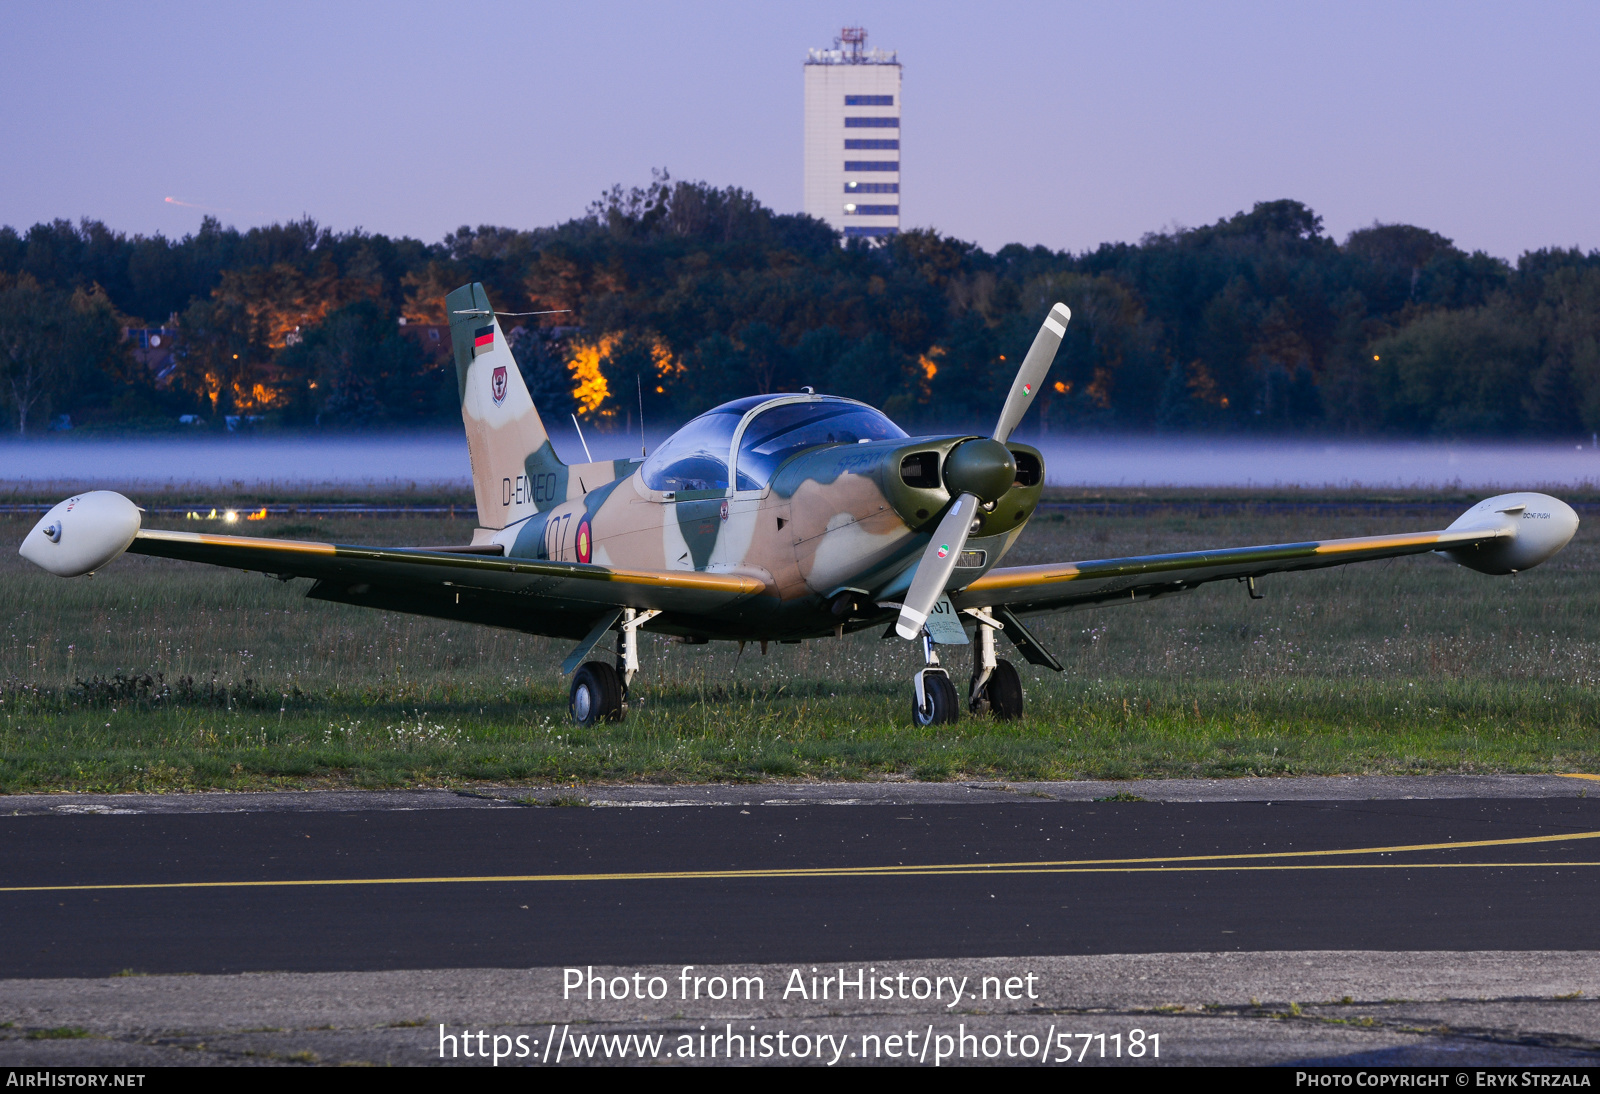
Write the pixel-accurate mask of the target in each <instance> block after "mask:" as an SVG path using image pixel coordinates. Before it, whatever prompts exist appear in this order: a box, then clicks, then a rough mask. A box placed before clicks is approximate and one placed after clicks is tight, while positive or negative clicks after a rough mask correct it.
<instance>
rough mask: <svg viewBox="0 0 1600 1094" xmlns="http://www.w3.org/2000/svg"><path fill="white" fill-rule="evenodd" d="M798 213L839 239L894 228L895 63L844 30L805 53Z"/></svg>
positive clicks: (862, 35) (858, 32)
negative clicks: (837, 234)
mask: <svg viewBox="0 0 1600 1094" xmlns="http://www.w3.org/2000/svg"><path fill="white" fill-rule="evenodd" d="M805 73H806V148H805V172H806V179H805V211H806V212H807V213H809V214H811V215H812V216H814V217H818V218H819V219H822V220H825V221H827V222H828V223H829V224H831V225H833V227H835V228H837V229H838V230H840V231H841V232H843V233H844V234H845V236H846V237H847V238H855V237H867V238H871V237H875V236H892V235H894V234H895V233H896V232H898V231H899V230H900V62H899V60H898V59H897V58H896V54H895V53H894V51H892V50H883V49H868V48H867V32H866V29H865V28H863V27H845V28H844V29H843V30H841V31H840V32H839V37H837V38H835V39H834V40H833V48H832V49H812V50H807V51H806V63H805Z"/></svg>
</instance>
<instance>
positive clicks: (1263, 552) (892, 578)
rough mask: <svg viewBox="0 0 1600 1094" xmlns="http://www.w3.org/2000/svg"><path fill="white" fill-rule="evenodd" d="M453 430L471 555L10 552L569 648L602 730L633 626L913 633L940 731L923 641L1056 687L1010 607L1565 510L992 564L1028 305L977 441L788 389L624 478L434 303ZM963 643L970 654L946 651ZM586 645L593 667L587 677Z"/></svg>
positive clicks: (114, 515) (745, 637)
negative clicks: (924, 432) (221, 573)
mask: <svg viewBox="0 0 1600 1094" xmlns="http://www.w3.org/2000/svg"><path fill="white" fill-rule="evenodd" d="M447 307H448V310H449V312H450V318H451V335H452V338H453V340H454V349H455V360H456V376H457V381H458V384H459V388H460V394H461V413H462V418H463V419H464V421H465V422H466V431H467V448H468V452H469V453H470V456H471V460H472V481H473V489H474V491H475V492H476V494H477V503H478V524H479V526H480V527H478V529H477V530H476V532H475V533H474V534H473V537H472V542H471V543H470V544H467V545H463V546H459V547H427V548H412V549H379V548H372V547H350V546H340V545H335V544H331V543H307V542H300V541H295V540H284V539H259V538H248V537H242V536H224V535H208V534H205V533H199V534H197V533H194V532H175V531H174V532H169V531H159V530H156V529H147V528H142V527H141V526H140V523H141V522H140V510H139V509H138V508H137V507H136V506H135V505H134V504H133V503H132V502H131V501H129V500H128V499H127V498H125V497H123V496H122V495H120V494H115V493H112V492H109V491H94V492H91V493H86V494H82V495H79V496H78V497H74V498H70V499H68V500H67V501H64V502H62V503H61V504H60V505H57V506H56V507H55V508H53V509H52V510H50V512H49V513H47V514H46V515H45V517H44V519H43V520H41V521H40V522H39V523H38V525H37V526H36V527H35V528H34V529H33V531H31V532H30V533H29V534H28V537H27V538H26V539H25V540H24V541H23V544H22V548H21V553H22V555H23V557H25V558H27V559H29V560H30V561H32V562H35V563H37V564H38V565H40V566H42V567H44V568H45V569H46V570H49V571H51V572H52V573H56V574H60V575H62V576H74V575H79V574H85V573H92V572H93V571H95V570H98V569H99V568H101V567H102V566H104V565H106V564H107V563H109V562H110V561H111V560H112V559H114V558H116V557H117V556H118V555H120V554H122V553H123V552H124V551H132V552H134V553H136V554H144V555H157V556H160V557H163V558H176V559H185V560H188V561H191V562H204V563H211V564H213V565H218V566H229V567H236V568H239V569H243V570H254V571H261V572H265V573H268V574H272V575H276V576H278V577H280V578H282V579H285V580H288V579H290V578H309V579H311V581H312V585H311V587H310V589H309V590H308V591H307V593H306V595H307V596H308V597H310V598H312V599H314V600H331V601H337V602H339V603H344V604H357V605H362V606H365V607H371V608H380V609H384V610H387V611H397V612H411V613H415V614H418V615H425V616H433V617H436V618H441V619H455V620H461V621H465V622H471V623H484V624H488V625H490V626H496V627H508V628H511V629H513V630H519V631H524V632H526V633H529V634H539V635H549V636H552V637H556V638H566V639H572V640H575V641H576V642H577V645H576V646H575V647H574V648H573V650H572V653H571V655H570V656H569V657H568V658H567V659H566V662H565V663H564V664H563V665H562V670H563V672H568V673H573V679H572V688H571V693H570V710H571V713H572V717H573V719H574V720H575V721H577V722H579V723H581V724H584V725H591V724H594V723H596V722H598V721H601V720H611V721H615V720H618V719H621V718H622V717H623V716H624V714H625V713H626V711H627V694H628V685H629V683H630V682H631V681H632V680H633V677H634V674H635V673H636V672H637V671H638V668H639V654H638V632H639V630H640V629H641V628H643V629H645V630H649V631H653V632H658V633H661V634H668V635H674V636H677V637H678V638H679V639H681V640H682V641H685V642H689V643H703V642H708V641H712V640H718V641H727V640H733V641H740V642H747V641H748V642H759V643H761V644H762V647H763V649H765V645H766V643H768V642H800V641H804V640H806V639H826V638H830V637H836V636H842V635H844V634H847V633H850V632H853V631H859V630H865V629H869V628H875V629H883V630H884V637H885V638H888V637H890V636H891V635H899V636H900V637H901V638H904V639H908V640H913V641H918V642H919V644H920V648H921V654H922V658H923V662H924V667H923V668H921V669H920V670H919V671H917V672H916V673H915V675H914V677H913V689H912V690H913V700H912V705H911V713H912V717H913V719H914V720H915V721H916V722H917V723H918V724H921V725H929V724H935V723H946V722H953V721H956V720H957V719H958V718H959V717H960V714H961V703H960V701H959V699H958V697H957V693H956V688H955V686H954V684H953V683H952V682H951V679H950V674H949V670H948V669H947V668H946V667H945V666H944V665H943V664H942V663H941V661H940V658H939V653H938V650H939V648H940V647H948V646H959V645H968V644H970V645H972V646H973V648H974V652H973V671H972V677H971V681H970V684H969V686H968V688H967V706H968V708H969V709H970V710H972V711H973V712H974V713H988V714H991V715H993V716H994V717H997V718H1002V719H1010V718H1017V717H1019V716H1021V714H1022V712H1023V692H1022V682H1021V678H1020V677H1019V675H1018V673H1017V670H1016V668H1015V667H1014V666H1013V665H1012V664H1011V663H1010V662H1009V661H1006V660H1003V659H1001V658H999V657H997V656H996V652H995V645H996V641H995V638H996V634H997V632H1003V633H1004V635H1005V636H1006V638H1007V639H1009V640H1010V642H1011V643H1012V644H1013V645H1014V646H1015V647H1016V648H1017V650H1018V651H1019V652H1020V653H1021V655H1022V657H1023V658H1024V659H1026V660H1027V661H1028V662H1030V663H1031V664H1034V665H1040V666H1044V667H1045V668H1048V669H1051V670H1054V671H1058V672H1059V671H1061V665H1060V663H1059V662H1057V661H1056V659H1055V658H1054V657H1053V656H1051V654H1050V653H1049V651H1048V650H1046V649H1045V648H1044V647H1043V646H1042V645H1041V644H1040V643H1039V642H1038V640H1037V639H1035V638H1034V636H1033V635H1032V634H1031V633H1029V631H1028V629H1027V628H1026V626H1024V624H1023V619H1024V618H1025V617H1027V616H1030V615H1037V614H1040V613H1046V612H1055V611H1061V610H1064V609H1070V608H1086V607H1092V606H1097V605H1105V604H1115V603H1124V604H1127V603H1133V602H1137V601H1145V600H1153V599H1156V598H1157V597H1163V596H1169V595H1172V594H1174V593H1181V592H1187V591H1188V590H1190V589H1194V588H1196V587H1198V586H1200V585H1202V584H1205V583H1206V582H1211V581H1223V580H1238V581H1242V582H1245V583H1247V584H1248V586H1249V591H1250V594H1251V595H1252V596H1254V595H1256V594H1255V579H1256V578H1258V577H1260V576H1261V575H1263V574H1270V573H1277V572H1281V571H1288V570H1310V569H1318V568H1321V567H1325V566H1339V565H1343V564H1345V563H1349V562H1366V561H1370V560H1372V559H1380V558H1393V557H1395V556H1398V555H1410V554H1420V553H1423V552H1426V551H1438V552H1440V553H1441V554H1443V555H1445V556H1446V557H1447V558H1450V559H1452V560H1454V561H1456V562H1458V563H1460V564H1461V565H1463V566H1468V567H1471V568H1472V569H1474V570H1480V571H1482V572H1484V573H1488V574H1511V573H1516V572H1518V571H1519V570H1526V569H1528V568H1529V567H1531V566H1536V565H1538V564H1539V563H1540V562H1542V561H1544V560H1545V559H1547V558H1549V557H1550V556H1551V555H1553V554H1555V553H1556V552H1557V551H1559V550H1561V548H1562V547H1564V546H1566V544H1567V541H1568V540H1570V539H1571V538H1572V535H1573V533H1574V532H1575V531H1576V529H1577V526H1578V518H1577V515H1576V514H1575V513H1574V512H1573V511H1572V509H1571V508H1570V507H1569V506H1568V505H1566V504H1565V503H1564V502H1561V501H1558V500H1557V499H1555V498H1551V497H1547V496H1545V495H1543V494H1531V493H1516V494H1503V495H1501V496H1499V497H1494V498H1490V499H1488V500H1486V501H1482V502H1479V503H1478V504H1477V505H1474V506H1473V507H1472V508H1471V509H1469V510H1468V511H1467V512H1466V513H1465V514H1464V515H1463V516H1462V517H1461V518H1460V519H1459V520H1457V521H1456V522H1455V523H1454V524H1452V525H1450V527H1449V528H1446V529H1444V530H1443V531H1433V532H1414V533H1406V534H1400V535H1384V536H1365V537H1361V538H1358V539H1341V540H1330V541H1326V542H1320V543H1283V544H1274V545H1270V546H1261V547H1236V548H1224V549H1219V550H1209V551H1188V552H1184V553H1181V554H1165V555H1145V556H1141V557H1137V558H1114V559H1101V560H1097V561H1092V562H1064V563H1060V564H1052V565H1043V566H1017V567H1002V566H999V565H998V563H999V562H1000V561H1001V560H1002V559H1003V558H1004V557H1005V554H1006V552H1007V551H1008V550H1009V549H1010V548H1011V546H1012V545H1013V544H1014V543H1016V541H1017V537H1018V536H1020V535H1021V534H1022V531H1023V529H1024V528H1025V527H1027V524H1028V519H1029V517H1031V516H1032V515H1033V512H1034V510H1035V508H1036V507H1037V506H1038V504H1039V496H1040V493H1041V491H1042V490H1043V488H1044V482H1045V469H1044V460H1043V458H1042V457H1041V455H1040V453H1039V450H1038V449H1036V448H1032V447H1030V446H1028V445H1025V444H1018V443H1016V442H1015V441H1013V440H1011V434H1012V432H1013V431H1014V430H1015V429H1016V426H1017V423H1018V422H1019V421H1020V420H1021V419H1022V416H1023V414H1024V413H1025V412H1026V411H1027V409H1028V406H1029V405H1030V404H1031V403H1032V401H1033V398H1034V395H1035V394H1036V393H1037V392H1038V390H1039V385H1040V384H1041V383H1042V382H1043V381H1044V377H1045V373H1046V372H1047V371H1048V370H1049V368H1050V364H1051V361H1052V360H1053V359H1054V357H1055V354H1056V350H1057V348H1058V347H1059V346H1060V344H1061V338H1062V336H1063V334H1065V332H1066V325H1067V322H1068V320H1069V319H1070V318H1071V312H1070V311H1069V310H1068V309H1067V307H1066V306H1065V305H1063V304H1056V305H1055V306H1054V307H1053V308H1051V309H1050V313H1049V315H1048V316H1047V317H1046V318H1045V320H1044V326H1043V327H1042V328H1041V329H1040V331H1039V334H1038V336H1037V337H1036V338H1035V339H1034V341H1033V346H1032V348H1031V349H1029V351H1028V355H1027V357H1026V359H1025V360H1024V361H1023V363H1022V367H1021V369H1020V370H1019V372H1018V373H1017V376H1016V378H1015V381H1014V382H1013V384H1012V387H1011V392H1010V394H1009V396H1008V397H1007V399H1006V402H1005V407H1004V409H1002V410H1001V412H1000V420H999V422H998V423H997V424H996V426H995V429H994V433H993V435H992V436H989V437H981V436H970V435H961V436H939V437H909V436H907V435H906V434H905V433H904V432H903V431H902V430H901V429H899V428H898V427H897V426H896V425H895V424H894V423H893V422H891V421H890V420H889V419H888V418H887V417H885V416H884V415H883V414H881V413H880V412H878V411H877V410H875V409H873V408H872V407H870V406H867V405H865V404H863V403H858V402H855V401H853V400H850V399H842V398H837V397H835V396H830V395H818V394H814V393H813V392H812V391H811V390H810V389H805V390H803V391H801V392H798V393H795V394H787V395H753V396H749V397H747V398H743V399H736V400H734V401H733V402H730V403H724V404H723V405H722V406H719V407H716V408H715V409H713V410H710V411H707V412H706V413H704V414H702V415H700V416H699V417H698V418H695V419H694V420H693V421H691V422H689V424H687V425H686V426H684V427H683V428H682V429H680V430H678V431H677V432H676V433H674V434H673V435H672V436H671V437H669V438H668V439H667V440H666V441H665V442H664V443H663V444H662V445H661V446H660V447H659V448H657V449H656V451H655V452H654V454H652V455H650V456H649V457H648V458H641V459H638V460H601V461H596V462H589V463H579V464H565V463H563V462H561V460H560V458H558V457H557V455H556V453H555V449H554V448H553V447H552V446H551V443H550V438H549V436H548V435H547V434H546V432H545V428H544V425H543V423H542V422H541V421H540V419H539V414H538V411H537V410H536V409H535V408H534V405H533V402H532V400H531V399H530V398H529V396H528V391H527V388H526V387H525V386H524V384H523V381H522V376H521V374H520V373H519V372H518V370H517V364H516V361H515V360H514V359H513V357H512V354H511V350H510V348H509V347H508V346H507V345H506V341H505V338H504V336H503V335H502V333H501V330H500V325H499V322H498V321H497V319H496V318H495V313H494V311H493V310H492V309H491V307H490V303H489V299H488V296H487V294H486V293H485V292H484V288H483V286H482V285H477V284H474V285H468V286H464V287H462V288H460V289H457V290H456V291H455V292H453V293H451V294H450V295H449V297H448V298H447ZM969 633H970V637H969ZM608 638H611V639H614V640H615V658H614V660H600V659H591V655H592V654H593V653H594V651H595V650H596V648H597V647H599V646H600V645H601V643H602V642H605V641H607V640H608Z"/></svg>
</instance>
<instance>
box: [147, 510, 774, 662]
mask: <svg viewBox="0 0 1600 1094" xmlns="http://www.w3.org/2000/svg"><path fill="white" fill-rule="evenodd" d="M127 549H128V552H129V553H130V554H140V555H153V556H156V557H159V558H172V559H181V560H183V561H186V562H201V563H207V564H209V565H213V566H226V567H229V568H232V569H239V570H250V571H256V572H259V573H265V574H271V575H274V576H277V577H280V578H283V579H284V580H288V579H290V578H296V577H308V578H313V579H315V581H316V584H315V585H313V586H312V588H311V590H310V591H309V592H308V593H307V594H306V595H307V596H309V597H311V598H312V599H315V600H330V601H337V602H339V603H345V604H357V605H360V606H362V607H370V608H380V609H385V610H388V611H398V612H409V613H412V614H415V615H427V616H433V617H436V618H441V619H456V620H461V621H463V622H473V623H486V624H489V625H491V626H498V627H508V628H511V629H514V630H519V631H524V632H526V633H528V634H542V635H550V636H552V637H562V638H581V637H583V636H584V635H585V634H587V633H588V632H589V630H590V628H591V627H592V626H593V625H594V622H595V620H596V619H598V618H600V617H601V616H602V615H604V614H606V613H608V612H610V611H614V610H615V609H617V608H640V609H646V610H648V609H657V610H660V611H663V612H669V613H670V612H681V613H685V614H692V615H698V614H701V613H704V612H707V611H714V610H716V609H718V608H722V607H726V606H728V605H731V604H734V603H736V602H738V601H741V600H744V599H746V598H748V597H752V596H755V595H757V594H759V593H761V592H763V591H765V588H766V586H765V584H764V583H763V582H762V581H760V580H759V579H757V578H755V577H751V576H746V575H742V574H728V573H702V572H696V571H662V572H655V571H642V570H621V569H613V568H611V567H607V566H593V565H584V564H581V563H574V562H551V561H546V560H543V559H526V558H499V557H492V556H486V555H481V554H465V553H459V552H454V551H429V550H425V549H413V548H378V547H352V546H344V545H340V544H333V543H311V542H302V541H300V540H286V539H257V538H251V537H248V536H221V535H209V534H206V533H196V532H166V531H158V530H153V529H141V530H139V531H138V532H137V533H135V535H134V537H133V542H132V543H130V544H129V545H128V548H127Z"/></svg>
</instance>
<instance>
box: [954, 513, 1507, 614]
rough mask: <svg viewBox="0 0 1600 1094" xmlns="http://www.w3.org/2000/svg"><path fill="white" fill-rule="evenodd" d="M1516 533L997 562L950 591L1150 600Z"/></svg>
mask: <svg viewBox="0 0 1600 1094" xmlns="http://www.w3.org/2000/svg"><path fill="white" fill-rule="evenodd" d="M1508 535H1510V533H1509V532H1506V531H1503V530H1498V529H1497V530H1492V531H1473V532H1448V531H1443V532H1420V533H1408V534H1403V535H1394V536H1360V537H1357V538H1354V539H1333V540H1322V541H1311V542H1306V543H1273V544H1266V545H1264V546H1260V547H1232V548H1223V549H1216V550H1207V551H1182V552H1178V553H1175V554H1166V555H1139V556H1136V557H1133V558H1108V559H1097V560H1095V561H1092V562H1069V563H1062V564H1047V565H1043V566H1012V567H1002V568H997V569H994V570H990V571H989V572H988V573H987V574H985V575H984V576H983V577H981V578H979V579H978V580H976V581H974V582H973V583H972V584H971V585H968V586H967V587H966V588H965V589H963V590H962V591H961V592H959V593H957V594H953V595H952V596H951V600H952V602H953V603H954V604H955V605H956V607H958V608H966V607H980V606H984V605H1003V606H1005V607H1008V608H1010V609H1011V610H1012V611H1013V612H1016V613H1018V614H1027V613H1031V612H1047V611H1055V610H1059V609H1062V608H1079V607H1092V606H1094V605H1096V604H1106V603H1112V602H1117V601H1133V600H1149V599H1153V598H1154V597H1158V596H1165V595H1168V594H1171V593H1181V592H1187V591H1188V590H1190V589H1193V588H1195V587H1197V586H1199V585H1203V584H1205V583H1206V582H1208V581H1222V580H1224V579H1226V578H1235V579H1243V578H1248V577H1261V576H1263V575H1265V574H1274V573H1283V572H1286V571H1291V570H1316V569H1321V568H1323V567H1325V566H1343V565H1345V564H1346V563H1350V562H1370V561H1372V560H1374V559H1380V558H1396V557H1398V556H1400V555H1416V554H1424V553H1426V552H1428V551H1440V550H1447V549H1460V548H1470V547H1477V546H1480V545H1482V544H1484V543H1486V542H1489V541H1492V540H1497V539H1503V538H1505V537H1507V536H1508Z"/></svg>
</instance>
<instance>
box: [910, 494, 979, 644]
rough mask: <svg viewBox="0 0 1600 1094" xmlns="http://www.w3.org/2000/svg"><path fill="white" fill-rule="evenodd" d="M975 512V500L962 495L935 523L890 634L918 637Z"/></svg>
mask: <svg viewBox="0 0 1600 1094" xmlns="http://www.w3.org/2000/svg"><path fill="white" fill-rule="evenodd" d="M977 512H978V499H977V498H976V497H974V496H973V495H971V494H962V495H961V496H960V497H959V498H957V499H956V503H955V504H954V505H952V506H951V507H950V511H949V512H948V513H946V514H945V515H944V519H943V520H941V521H940V522H939V527H938V529H937V530H936V531H935V532H934V533H933V542H931V543H929V544H928V549H927V550H926V551H924V552H923V554H922V561H921V562H919V563H917V574H916V576H915V577H913V578H912V579H911V588H910V590H909V591H908V592H907V593H906V598H905V600H904V602H902V604H901V605H900V619H899V621H898V622H896V623H895V625H894V631H895V633H896V634H898V635H899V636H900V637H901V638H915V637H916V636H917V635H919V634H921V633H922V625H923V624H924V623H926V622H927V621H928V613H929V612H931V611H933V606H934V604H936V603H938V600H939V597H940V596H942V595H943V594H944V588H945V585H946V584H948V583H949V581H950V572H951V571H952V570H954V569H955V568H956V560H957V559H958V558H960V557H961V549H962V548H963V547H965V546H966V545H967V534H968V533H969V532H971V531H972V518H973V517H974V516H976V515H977Z"/></svg>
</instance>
